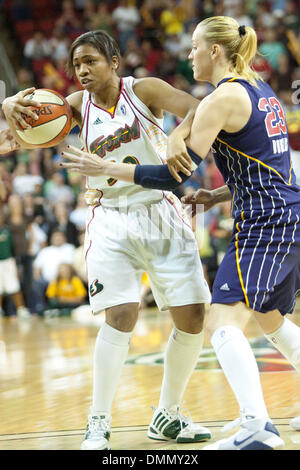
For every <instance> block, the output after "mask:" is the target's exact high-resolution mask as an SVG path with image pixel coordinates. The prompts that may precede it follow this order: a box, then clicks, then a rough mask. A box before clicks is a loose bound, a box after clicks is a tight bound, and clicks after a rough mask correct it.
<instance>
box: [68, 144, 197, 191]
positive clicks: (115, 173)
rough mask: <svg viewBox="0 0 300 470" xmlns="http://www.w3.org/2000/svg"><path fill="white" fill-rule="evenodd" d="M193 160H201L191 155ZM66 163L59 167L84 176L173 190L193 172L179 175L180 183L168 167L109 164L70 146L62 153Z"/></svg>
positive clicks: (187, 171)
mask: <svg viewBox="0 0 300 470" xmlns="http://www.w3.org/2000/svg"><path fill="white" fill-rule="evenodd" d="M191 155H192V157H193V159H197V164H199V159H198V157H197V156H196V155H194V154H193V153H191ZM62 156H63V157H64V158H65V159H66V161H62V162H60V163H59V166H60V167H62V168H66V169H67V170H70V171H75V172H78V173H81V174H82V175H84V176H100V175H105V176H110V177H112V178H116V179H119V180H122V181H127V182H129V183H135V184H139V185H140V186H143V187H144V188H153V189H165V190H173V189H175V188H177V186H179V185H180V184H181V182H184V181H186V180H187V179H188V178H189V176H190V175H191V172H190V171H189V170H186V169H185V173H179V175H180V182H178V181H177V180H175V179H174V178H173V176H172V175H171V174H170V172H169V169H168V165H128V164H126V163H114V162H107V161H104V160H102V159H101V158H99V157H98V156H97V155H95V154H92V153H87V152H85V151H83V150H80V149H78V148H76V147H72V146H68V151H64V152H62Z"/></svg>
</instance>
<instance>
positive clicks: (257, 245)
mask: <svg viewBox="0 0 300 470" xmlns="http://www.w3.org/2000/svg"><path fill="white" fill-rule="evenodd" d="M299 221H300V214H299V212H298V213H297V212H296V211H293V210H292V209H288V210H286V214H285V216H284V217H282V213H281V216H280V217H279V216H278V214H277V216H275V215H274V216H269V217H267V216H265V217H261V216H260V217H257V218H255V217H253V216H252V217H251V218H248V219H247V214H245V216H243V220H242V219H240V220H235V224H234V231H233V235H232V239H231V242H230V244H229V247H228V250H227V252H226V254H225V256H224V258H223V260H222V263H221V265H220V267H219V270H218V272H217V275H216V278H215V281H214V285H213V292H212V304H213V303H222V304H228V303H234V302H238V301H243V302H245V304H246V305H247V306H248V307H250V308H252V309H253V310H255V311H257V312H262V313H266V312H269V311H271V310H279V311H280V313H281V314H282V315H285V314H286V313H292V312H293V310H294V307H295V303H296V296H297V295H299V294H300V222H299Z"/></svg>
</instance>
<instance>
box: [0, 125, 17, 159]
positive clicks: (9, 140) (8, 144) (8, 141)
mask: <svg viewBox="0 0 300 470" xmlns="http://www.w3.org/2000/svg"><path fill="white" fill-rule="evenodd" d="M20 147H21V146H20V144H19V143H18V142H17V141H16V139H15V138H14V136H13V133H12V131H11V129H9V128H7V129H3V130H2V131H0V155H5V154H7V153H10V152H13V151H14V150H18V149H19V148H20Z"/></svg>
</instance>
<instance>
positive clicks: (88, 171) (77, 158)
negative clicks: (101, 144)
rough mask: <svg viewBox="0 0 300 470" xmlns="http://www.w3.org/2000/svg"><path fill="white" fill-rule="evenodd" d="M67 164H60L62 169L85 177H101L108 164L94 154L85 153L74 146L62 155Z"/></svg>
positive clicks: (69, 146)
mask: <svg viewBox="0 0 300 470" xmlns="http://www.w3.org/2000/svg"><path fill="white" fill-rule="evenodd" d="M61 154H62V156H63V157H64V158H65V159H67V160H68V161H67V162H64V161H63V162H60V163H59V166H60V167H61V168H66V169H67V170H71V171H75V172H78V173H81V174H82V175H84V176H99V175H102V174H103V170H104V168H105V167H106V165H107V163H106V162H104V161H103V160H102V158H99V156H98V155H94V154H93V153H88V152H84V151H83V150H80V149H78V148H76V147H73V146H72V145H68V150H67V151H64V152H62V153H61Z"/></svg>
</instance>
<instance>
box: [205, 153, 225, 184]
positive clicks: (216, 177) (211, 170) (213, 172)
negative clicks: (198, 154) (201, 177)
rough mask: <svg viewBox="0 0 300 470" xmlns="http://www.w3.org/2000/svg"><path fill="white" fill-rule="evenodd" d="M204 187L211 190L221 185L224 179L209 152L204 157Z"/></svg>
mask: <svg viewBox="0 0 300 470" xmlns="http://www.w3.org/2000/svg"><path fill="white" fill-rule="evenodd" d="M204 163H205V170H204V171H205V189H209V190H211V191H212V190H213V189H217V188H220V187H221V186H223V185H224V184H225V183H224V179H223V176H222V175H221V173H220V171H219V170H218V168H217V166H216V164H215V161H214V158H213V156H212V154H211V153H210V154H209V155H208V156H207V157H206V159H205V162H204Z"/></svg>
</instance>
